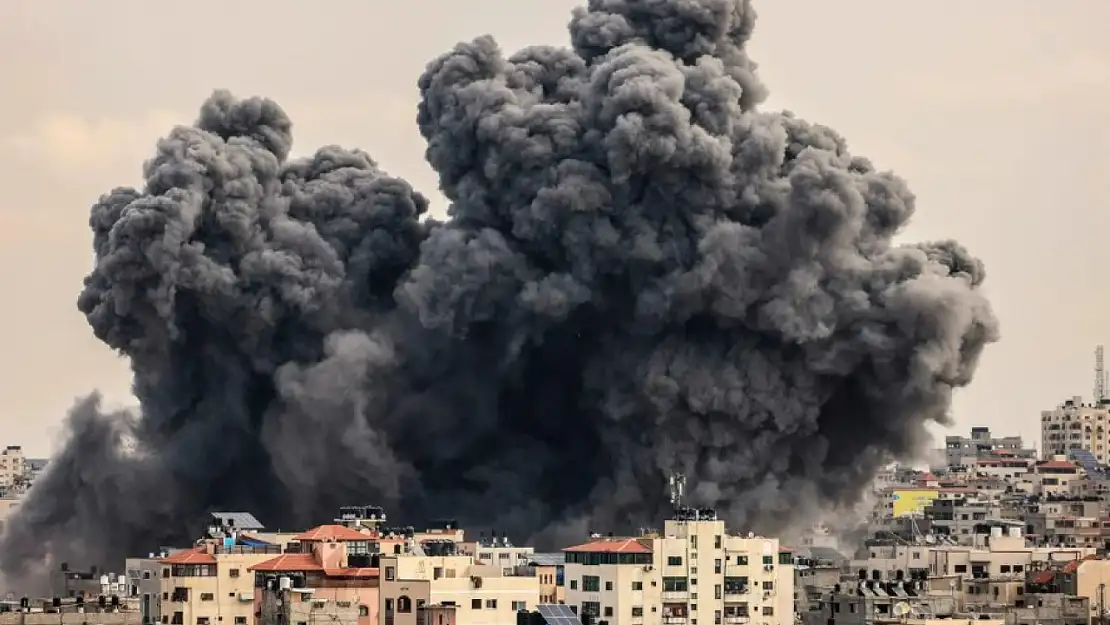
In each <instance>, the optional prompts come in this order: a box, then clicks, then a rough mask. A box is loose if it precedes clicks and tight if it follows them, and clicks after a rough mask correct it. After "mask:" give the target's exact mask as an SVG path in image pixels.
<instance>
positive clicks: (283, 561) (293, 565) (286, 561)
mask: <svg viewBox="0 0 1110 625" xmlns="http://www.w3.org/2000/svg"><path fill="white" fill-rule="evenodd" d="M323 568H324V567H323V566H321V565H320V563H319V562H317V561H316V556H314V555H313V554H311V553H286V554H283V555H280V556H278V557H276V558H271V559H269V560H266V561H265V562H259V563H258V564H256V565H254V566H252V567H250V569H249V570H251V571H274V572H278V571H321V570H323Z"/></svg>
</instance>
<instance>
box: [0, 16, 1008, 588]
mask: <svg viewBox="0 0 1110 625" xmlns="http://www.w3.org/2000/svg"><path fill="white" fill-rule="evenodd" d="M754 23H755V13H754V12H753V10H752V8H751V7H750V5H749V2H747V1H746V0H591V2H590V4H589V7H588V8H587V9H583V10H579V11H577V12H575V14H574V16H573V19H572V21H571V23H570V35H571V41H572V43H573V47H572V48H570V49H565V48H555V47H534V48H529V49H526V50H523V51H521V52H518V53H516V54H515V55H512V56H509V57H506V56H505V55H504V54H503V53H502V52H501V51H500V50H499V49H498V47H497V45H496V43H495V42H494V40H493V39H491V38H489V37H481V38H478V39H475V40H474V41H472V42H469V43H463V44H459V45H458V46H456V47H455V48H454V49H453V50H452V51H451V52H449V53H447V54H445V55H443V56H442V57H440V58H438V59H436V60H434V61H433V62H431V63H430V64H429V65H428V67H427V70H426V71H425V73H424V75H423V76H422V77H421V78H420V81H419V87H420V95H421V101H420V105H419V111H418V115H417V119H418V123H419V127H420V131H421V133H422V134H423V136H424V137H425V138H426V140H427V143H428V149H427V159H428V161H429V162H430V163H431V165H432V166H433V167H434V168H435V170H436V171H437V172H438V173H439V176H440V181H441V189H442V192H443V193H444V194H445V195H446V197H447V198H448V199H449V200H450V202H451V206H450V212H449V217H448V218H447V220H446V221H445V222H443V223H438V222H435V221H433V220H430V219H426V218H425V213H426V210H427V206H428V202H427V200H426V199H425V198H424V196H422V195H420V194H418V193H416V192H415V191H414V190H413V189H412V188H411V187H410V186H409V185H408V184H407V183H405V182H404V181H402V180H399V179H397V178H394V177H392V176H390V175H388V174H386V173H385V172H384V171H382V169H380V168H379V166H378V165H377V164H376V163H375V161H374V160H372V159H371V158H370V157H369V156H368V155H366V154H365V153H363V152H360V151H357V150H356V151H352V150H347V149H344V148H340V147H335V146H329V147H325V148H322V149H320V150H318V151H317V152H316V153H315V154H314V155H313V156H311V157H309V158H307V159H303V160H289V153H290V149H291V144H292V134H291V122H290V120H289V119H288V118H287V117H286V115H285V113H284V112H283V111H282V110H281V108H279V106H278V105H277V104H275V103H274V102H272V101H270V100H266V99H261V98H251V99H247V100H237V99H235V98H233V97H232V96H231V95H230V94H228V93H226V92H217V93H216V94H215V95H213V96H212V97H211V98H210V99H209V100H208V101H207V102H206V103H205V104H204V106H203V107H202V109H201V113H200V118H199V120H198V121H197V122H196V123H195V125H194V126H192V127H178V128H175V129H173V130H172V131H171V132H170V133H169V135H168V136H167V137H166V138H165V139H162V140H161V141H160V142H159V143H158V146H157V149H156V152H155V155H154V157H153V159H151V160H150V161H149V162H148V163H147V164H146V166H145V170H144V172H145V176H146V184H145V187H144V188H142V189H141V190H136V189H116V190H114V191H112V192H111V193H109V194H107V195H105V196H103V197H102V198H101V199H100V201H99V202H98V203H97V204H96V205H95V206H94V207H93V209H92V217H91V220H90V225H91V228H92V231H93V242H94V246H95V250H96V258H97V261H96V266H95V268H94V269H93V271H92V273H91V274H90V275H89V277H88V278H87V279H86V281H85V287H84V290H83V292H82V293H81V295H80V298H79V300H78V306H79V308H80V309H81V311H82V312H83V313H84V314H85V315H86V317H87V318H88V321H89V323H90V325H91V326H92V328H93V331H94V332H95V334H96V336H97V337H99V338H100V339H101V340H103V341H104V342H105V343H106V344H107V345H108V346H110V347H111V348H113V349H115V350H117V351H119V352H120V353H122V354H124V355H126V356H127V357H128V358H129V360H130V362H131V364H132V367H133V370H134V392H135V395H136V396H137V397H138V398H139V400H140V402H141V411H140V414H127V413H115V414H105V413H104V412H103V411H102V410H101V409H100V407H99V403H98V399H97V397H95V396H94V397H91V398H89V399H86V400H82V401H81V402H79V403H78V404H77V406H76V407H75V409H74V410H73V412H72V413H71V414H70V416H69V420H68V432H69V441H68V443H67V444H66V445H65V447H64V448H63V449H62V451H61V452H60V453H59V455H58V456H57V457H56V458H54V461H53V464H52V465H51V468H50V469H49V470H48V472H47V474H46V475H44V476H43V477H42V478H41V479H40V481H39V483H38V484H37V485H36V486H35V487H34V489H33V491H32V492H31V493H30V494H29V496H28V497H27V499H26V500H25V502H24V504H23V505H22V507H21V509H20V512H19V513H18V514H17V515H16V516H15V517H14V518H12V519H11V521H10V523H9V524H8V526H7V530H6V533H5V535H4V537H3V540H2V544H0V554H2V558H0V559H2V561H3V571H4V573H5V574H7V576H8V578H9V579H17V578H20V577H21V576H26V575H29V574H30V571H32V569H33V567H34V566H36V565H37V564H38V563H41V562H42V561H43V560H44V558H46V557H49V558H50V559H51V560H52V561H53V562H59V561H67V562H69V563H71V565H72V566H85V565H90V564H97V565H100V566H106V565H107V566H111V565H113V564H114V563H116V562H118V561H119V559H120V558H122V557H123V556H124V555H125V554H129V553H130V554H134V553H145V552H146V551H148V550H149V549H151V548H152V547H154V546H156V545H159V544H171V543H174V542H177V543H180V542H181V541H183V540H187V539H188V538H189V537H190V532H192V531H193V530H194V529H195V528H196V523H197V522H198V521H201V520H203V518H204V515H205V514H206V512H209V511H212V510H215V509H234V510H248V511H251V512H253V513H255V514H256V516H258V517H259V518H260V519H263V520H264V521H265V522H267V523H268V524H269V525H271V526H273V527H277V526H281V527H285V528H289V527H297V526H302V525H306V524H308V523H313V522H319V521H323V520H327V519H330V518H333V516H332V515H333V514H334V512H335V508H336V507H337V506H339V505H342V504H350V503H379V504H382V505H385V506H387V507H388V510H389V511H390V512H391V513H393V516H394V518H398V517H399V518H400V519H403V520H405V521H408V522H414V523H419V522H420V521H422V520H425V519H428V518H432V517H442V516H447V515H451V516H455V517H457V518H458V519H459V520H460V521H461V522H464V523H468V524H473V525H475V526H484V527H490V528H496V529H499V530H506V531H509V532H510V533H511V534H513V535H515V536H518V537H521V538H523V537H533V538H536V537H538V538H539V539H541V540H543V539H545V538H546V539H547V540H549V541H551V540H554V539H558V538H562V537H566V536H569V535H570V534H571V533H573V532H575V531H581V530H585V529H586V528H589V527H592V528H597V529H602V528H604V529H608V528H613V529H618V530H619V529H622V528H625V527H629V526H636V525H644V524H650V523H652V522H654V521H655V520H657V518H658V517H657V515H659V514H660V513H662V512H663V511H664V509H665V508H666V506H667V498H666V494H665V491H666V476H667V474H668V473H669V472H671V471H682V472H684V473H685V474H686V475H687V476H688V479H689V484H690V498H691V502H692V503H694V504H699V505H712V506H716V507H717V508H718V509H719V510H720V511H721V512H722V513H723V514H724V515H725V517H726V518H727V519H728V520H729V521H730V522H731V523H732V524H735V525H738V526H740V527H743V528H749V529H752V530H755V531H764V532H777V531H778V530H779V529H781V528H782V527H783V525H784V524H786V523H788V522H790V521H792V520H795V519H798V518H803V517H805V516H806V515H807V514H808V513H810V512H812V511H815V510H819V509H821V508H826V507H830V506H833V507H835V506H848V505H851V504H852V502H854V501H856V500H857V499H858V498H859V497H860V496H861V493H862V492H863V491H864V490H866V488H867V487H868V484H869V478H870V477H871V475H872V474H873V473H874V471H875V470H876V468H877V467H878V466H879V465H880V464H882V463H885V462H887V461H888V460H890V459H891V458H895V457H900V456H904V455H907V454H910V453H912V452H913V451H915V450H916V449H917V445H918V444H919V443H920V442H921V441H922V440H923V438H924V437H925V436H926V434H925V429H924V426H925V425H926V424H927V423H929V422H930V421H933V422H942V423H943V422H945V421H946V418H947V417H946V411H947V409H948V408H949V404H950V401H951V398H952V393H953V390H954V389H956V388H957V387H962V386H965V385H967V384H968V383H969V382H970V381H971V378H972V373H973V371H974V370H975V367H976V363H977V361H978V359H979V355H980V353H981V352H982V350H983V348H984V346H985V345H987V344H988V343H990V342H992V341H994V340H995V339H996V338H997V327H996V321H995V318H994V316H993V314H992V312H991V308H990V306H989V304H988V302H987V300H986V299H984V297H983V295H982V293H981V292H980V290H979V287H980V285H981V283H982V281H983V278H984V271H983V266H982V264H981V263H980V262H979V261H978V260H976V259H975V258H973V257H971V256H970V255H969V254H968V253H967V252H966V251H965V250H964V249H963V248H962V247H961V246H960V245H958V244H957V243H954V242H950V241H945V242H939V243H928V244H922V245H896V244H894V243H893V242H892V239H893V237H894V236H895V234H896V233H897V232H898V231H899V229H900V228H902V227H903V226H904V225H905V224H906V222H907V221H908V220H909V218H910V216H911V215H912V213H913V211H914V198H913V195H912V194H911V193H910V191H909V190H908V189H907V187H906V185H905V183H904V182H903V181H902V180H901V179H899V178H897V177H896V176H894V175H893V174H891V173H887V172H881V171H878V170H876V169H875V168H873V167H872V165H871V164H870V163H869V162H868V161H867V160H865V159H863V158H860V157H856V156H853V155H851V154H850V153H849V152H848V149H847V146H846V144H845V141H844V140H843V139H842V138H841V137H840V136H838V135H837V134H836V133H835V132H834V131H832V130H830V129H829V128H826V127H823V126H818V125H814V124H810V123H807V122H805V121H802V120H800V119H798V118H796V117H794V116H792V115H789V114H783V113H767V112H761V111H759V110H758V109H757V105H758V104H759V103H760V102H762V101H763V100H764V98H765V96H766V90H765V88H764V87H763V85H762V84H761V83H760V81H759V79H758V78H757V77H756V73H755V63H753V62H752V61H751V59H749V58H748V56H747V53H746V52H745V45H746V44H747V42H748V39H749V38H750V36H751V34H752V29H753V25H754Z"/></svg>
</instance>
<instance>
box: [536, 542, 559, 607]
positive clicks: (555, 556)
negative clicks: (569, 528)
mask: <svg viewBox="0 0 1110 625" xmlns="http://www.w3.org/2000/svg"><path fill="white" fill-rule="evenodd" d="M528 566H530V567H532V568H533V569H534V571H535V576H536V580H537V581H538V582H539V584H540V603H566V585H565V583H564V581H565V579H566V570H565V567H566V556H565V555H563V554H562V553H533V554H532V555H531V556H529V557H528Z"/></svg>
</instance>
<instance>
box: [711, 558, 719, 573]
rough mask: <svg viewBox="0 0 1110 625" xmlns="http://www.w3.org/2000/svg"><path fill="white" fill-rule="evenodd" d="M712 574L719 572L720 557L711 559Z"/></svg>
mask: <svg viewBox="0 0 1110 625" xmlns="http://www.w3.org/2000/svg"><path fill="white" fill-rule="evenodd" d="M713 574H714V575H720V574H721V559H720V558H717V559H716V560H714V561H713Z"/></svg>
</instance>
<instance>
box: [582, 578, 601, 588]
mask: <svg viewBox="0 0 1110 625" xmlns="http://www.w3.org/2000/svg"><path fill="white" fill-rule="evenodd" d="M599 590H601V578H600V577H598V576H597V575H583V576H582V592H598V591H599Z"/></svg>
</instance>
